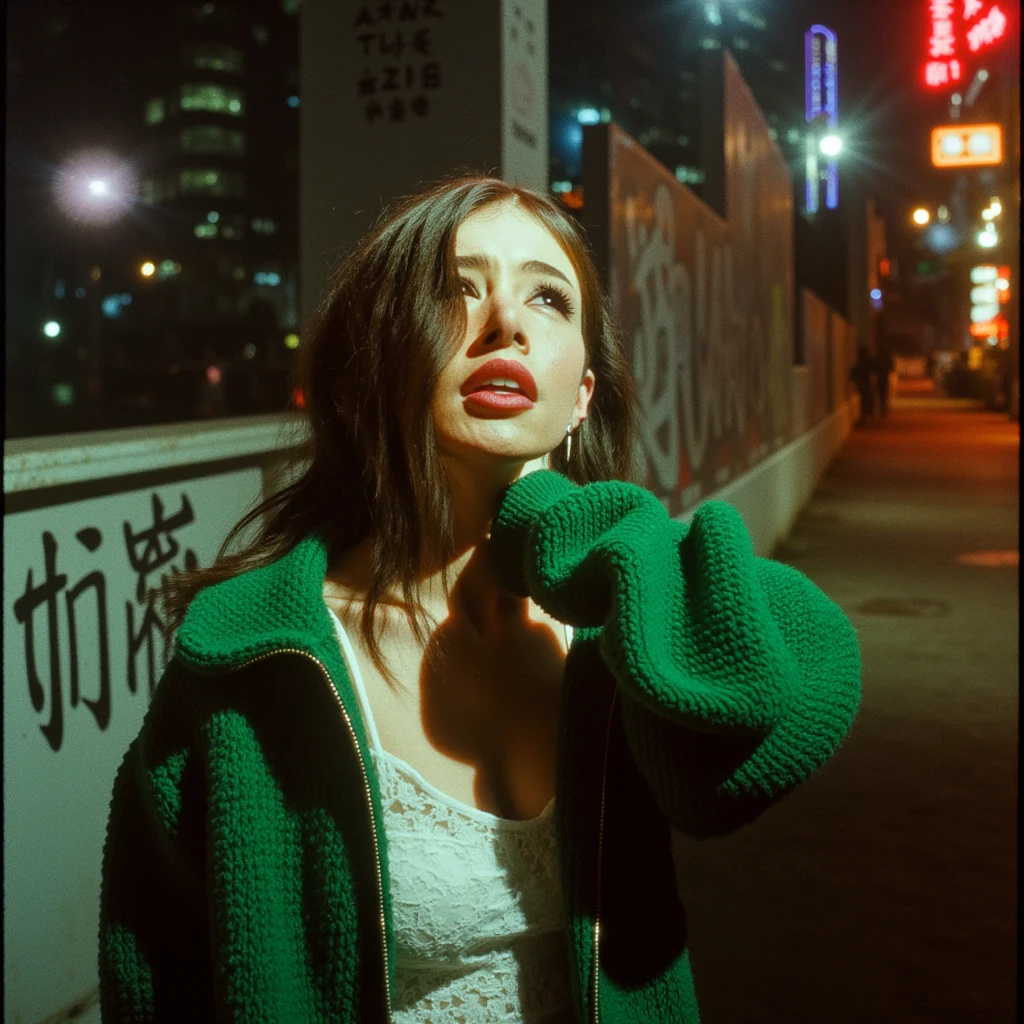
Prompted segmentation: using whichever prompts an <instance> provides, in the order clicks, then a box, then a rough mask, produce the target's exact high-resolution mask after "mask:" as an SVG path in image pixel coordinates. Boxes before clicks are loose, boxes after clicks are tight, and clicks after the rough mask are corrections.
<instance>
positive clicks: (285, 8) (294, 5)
mask: <svg viewBox="0 0 1024 1024" xmlns="http://www.w3.org/2000/svg"><path fill="white" fill-rule="evenodd" d="M301 3H302V0H281V13H282V14H298V13H299V7H300V5H301Z"/></svg>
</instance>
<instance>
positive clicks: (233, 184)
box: [178, 168, 245, 199]
mask: <svg viewBox="0 0 1024 1024" xmlns="http://www.w3.org/2000/svg"><path fill="white" fill-rule="evenodd" d="M178 184H179V186H180V189H181V194H182V195H183V196H187V195H203V196H225V197H226V198H228V199H244V198H245V178H244V176H243V175H241V174H239V173H238V172H237V171H221V170H216V169H214V168H206V169H203V170H194V169H192V168H186V169H184V170H182V171H180V172H179V174H178Z"/></svg>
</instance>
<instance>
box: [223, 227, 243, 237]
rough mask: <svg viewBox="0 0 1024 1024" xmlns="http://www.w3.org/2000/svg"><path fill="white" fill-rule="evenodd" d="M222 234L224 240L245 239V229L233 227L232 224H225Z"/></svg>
mask: <svg viewBox="0 0 1024 1024" xmlns="http://www.w3.org/2000/svg"><path fill="white" fill-rule="evenodd" d="M220 233H221V237H222V238H245V228H236V227H232V226H231V225H230V224H225V225H224V227H222V228H221V229H220Z"/></svg>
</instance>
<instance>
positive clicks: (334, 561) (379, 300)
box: [100, 177, 860, 1024]
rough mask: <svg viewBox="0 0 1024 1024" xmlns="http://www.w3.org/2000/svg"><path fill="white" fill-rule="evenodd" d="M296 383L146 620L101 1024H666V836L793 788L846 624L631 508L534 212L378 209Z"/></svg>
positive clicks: (571, 274) (476, 205) (111, 898)
mask: <svg viewBox="0 0 1024 1024" xmlns="http://www.w3.org/2000/svg"><path fill="white" fill-rule="evenodd" d="M300 386H301V388H302V391H303V394H304V396H305V412H306V416H307V420H308V424H309V432H310V443H309V450H308V452H307V453H306V458H305V460H304V462H303V463H302V464H301V466H300V467H299V473H298V476H297V477H296V479H295V480H294V482H292V483H291V484H289V485H288V486H287V487H285V488H284V489H283V490H282V491H281V492H280V493H278V494H277V495H275V496H274V497H272V498H271V499H270V500H269V501H268V502H267V503H266V504H265V505H264V506H262V507H261V508H259V509H257V510H256V512H255V513H253V515H252V516H251V517H249V521H250V522H251V521H253V519H254V518H255V517H256V516H260V517H262V518H261V521H262V527H261V532H260V533H259V535H258V538H257V539H256V540H255V541H254V542H253V543H251V544H250V545H249V546H248V547H247V548H246V549H245V550H243V551H241V552H239V553H234V554H224V553H223V552H222V556H221V558H220V559H219V560H218V562H217V563H216V564H215V565H214V566H213V567H212V568H208V569H204V570H198V571H196V572H193V573H192V574H190V575H187V576H182V577H178V578H177V579H176V581H175V582H174V584H173V585H172V587H171V589H170V591H169V594H168V608H169V612H170V619H171V622H172V624H173V625H174V626H176V627H177V633H176V640H175V647H174V655H173V658H172V660H171V662H170V664H169V666H168V669H167V671H166V674H165V676H164V678H163V680H162V681H161V683H160V685H159V687H158V688H157V691H156V695H155V697H154V700H153V703H152V706H151V707H150V709H149V712H148V714H147V718H146V722H145V724H144V726H143V728H142V731H141V733H140V735H139V737H138V738H137V739H136V741H135V742H134V743H133V744H132V746H131V748H130V749H129V751H128V754H127V756H126V758H125V761H124V764H123V766H122V768H121V770H120V772H119V775H118V778H117V782H116V784H115V788H114V796H113V804H112V809H111V817H110V825H109V831H108V840H107V845H106V849H105V856H104V875H103V892H102V908H101V927H100V973H101V994H102V1007H103V1014H104V1020H107V1021H151V1020H175V1021H177V1020H189V1021H192V1020H211V1019H212V1020H217V1021H229V1020H230V1021H240V1022H251V1021H321V1020H322V1021H339V1022H355V1021H359V1022H362V1021H380V1022H383V1021H388V1020H390V1021H394V1022H413V1021H415V1022H418V1024H478V1022H502V1024H511V1022H520V1021H526V1022H531V1024H533V1022H546V1024H554V1022H558V1021H579V1022H583V1021H604V1022H606V1024H611V1022H664V1024H669V1022H672V1024H678V1022H680V1021H696V1020H697V1007H696V1000H695V996H694V988H693V980H692V975H691V970H690V964H689V958H688V954H687V930H686V919H685V916H684V912H683V909H682V907H681V905H680V903H679V900H678V898H677V895H676V880H675V873H674V869H673V863H672V857H671V850H670V827H671V826H675V827H677V828H680V829H684V830H686V831H687V832H688V833H689V834H691V835H694V836H698V837H708V836H716V835H721V834H724V833H726V832H729V831H730V830H732V829H735V828H737V827H739V826H740V825H742V824H744V823H746V822H749V821H750V820H752V819H753V818H754V817H755V816H756V815H757V814H759V813H760V812H761V811H763V810H764V809H765V808H766V807H768V806H769V805H770V804H771V803H773V802H774V801H776V800H778V799H779V798H780V797H781V796H783V795H784V794H785V793H786V792H788V791H790V790H791V789H792V788H793V787H794V786H796V785H797V784H799V783H800V782H801V781H803V780H804V779H805V778H807V777H808V776H809V775H811V774H812V773H813V772H814V771H815V770H816V769H817V768H818V767H820V765H821V764H822V763H824V761H825V760H826V759H827V758H828V757H829V756H830V755H831V753H832V752H833V750H834V749H835V747H836V746H837V745H838V743H839V742H840V740H841V739H842V737H843V736H844V735H845V734H846V732H847V730H848V729H849V728H850V725H851V723H852V720H853V717H854V713H855V711H856V708H857V704H858V700H859V679H860V664H859V655H858V649H857V643H856V639H855V636H854V633H853V630H852V628H851V627H850V624H849V623H848V621H847V620H846V619H845V617H844V616H843V614H842V613H841V612H840V610H839V609H838V608H837V607H836V606H835V605H834V604H833V603H832V602H830V601H829V600H828V599H827V598H826V597H825V596H824V595H823V594H822V593H821V592H820V591H819V590H817V589H816V588H815V587H814V586H813V584H811V583H810V582H809V581H808V580H807V579H806V578H805V577H803V576H801V575H800V574H799V573H797V572H796V571H795V570H793V569H790V568H787V567H785V566H782V565H780V564H778V563H774V562H771V561H768V560H764V559H759V558H755V557H754V555H753V552H752V549H751V545H750V540H749V537H748V535H747V533H746V531H745V529H744V528H743V525H742V523H741V521H740V519H739V517H738V515H737V514H736V513H735V512H734V511H733V510H731V509H730V508H729V507H728V506H726V505H724V504H722V503H718V502H707V503H705V504H704V505H703V506H702V507H701V508H700V509H699V510H698V511H697V513H696V515H695V516H694V518H693V522H692V525H691V526H689V527H687V526H684V525H683V524H681V523H678V522H675V521H672V520H670V519H669V518H668V517H667V516H666V514H665V512H664V509H663V508H662V506H661V504H660V503H659V502H658V501H657V500H656V499H655V498H654V496H653V495H651V494H650V493H649V492H648V491H646V490H644V489H642V488H641V487H640V486H638V485H637V484H636V483H635V482H631V481H636V480H637V479H638V464H637V459H636V455H635V447H634V433H633V425H634V415H635V413H634V408H633V389H632V385H631V382H630V378H629V374H628V372H627V369H626V365H625V363H624V360H623V356H622V354H621V352H620V350H619V348H618V346H617V344H616V341H615V338H614V334H613V331H612V327H611V323H610V320H609V317H608V314H607V311H606V307H605V306H604V304H603V301H602V298H601V295H600V290H599V287H598V283H597V277H596V274H595V271H594V267H593V265H592V263H591V260H590V258H589V256H588V253H587V250H586V247H585V244H584V242H583V240H582V238H581V236H580V234H579V232H578V231H577V229H576V228H575V226H574V224H573V222H572V221H571V219H570V218H569V217H568V216H566V215H565V214H564V213H563V212H562V211H561V210H560V209H559V207H558V206H557V205H556V204H555V203H553V202H552V201H550V200H549V199H547V198H546V197H544V196H542V195H540V194H538V193H535V192H532V191H530V190H528V189H524V188H513V187H511V186H508V185H506V184H504V183H502V182H501V181H498V180H495V179H491V178H482V177H481V178H464V179H459V180H455V181H451V182H447V183H445V184H443V185H441V186H439V187H436V188H434V189H432V190H431V191H429V192H426V193H425V194H422V195H420V196H417V197H415V198H413V199H411V200H409V201H407V202H406V203H405V204H404V205H402V206H401V207H400V208H399V209H398V210H397V211H396V212H394V213H392V214H390V215H389V216H387V217H386V218H385V219H384V220H383V221H382V222H381V223H380V224H379V225H378V226H377V227H376V228H375V229H374V230H373V231H372V232H371V233H370V234H369V235H368V237H367V238H366V239H365V240H364V241H363V242H362V244H361V245H360V246H359V247H358V248H357V249H356V251H355V252H354V253H353V254H352V255H351V256H349V257H348V259H347V260H346V261H345V263H344V264H343V266H342V268H341V270H340V272H339V274H338V276H337V277H336V279H335V281H334V283H333V286H332V290H331V293H330V297H329V298H328V300H327V301H326V302H325V303H324V305H323V307H322V309H321V311H320V313H319V315H318V320H317V322H316V324H315V326H314V329H313V330H312V331H311V333H310V334H309V336H308V337H307V340H306V343H305V347H304V355H303V360H302V364H301V373H300ZM244 525H246V520H243V523H242V524H240V527H243V526H244ZM229 540H230V538H229ZM574 630H575V633H574V632H573V631H574ZM570 644H571V647H570Z"/></svg>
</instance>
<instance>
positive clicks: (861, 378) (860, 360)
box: [850, 345, 875, 423]
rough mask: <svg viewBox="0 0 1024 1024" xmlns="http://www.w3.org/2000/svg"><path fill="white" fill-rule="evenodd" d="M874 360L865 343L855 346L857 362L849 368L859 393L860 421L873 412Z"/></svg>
mask: <svg viewBox="0 0 1024 1024" xmlns="http://www.w3.org/2000/svg"><path fill="white" fill-rule="evenodd" d="M874 377H875V361H874V359H872V358H871V353H870V351H868V347H867V345H860V346H858V348H857V362H855V363H854V364H853V366H852V368H851V369H850V380H852V381H853V383H854V385H855V386H856V388H857V393H858V394H859V395H860V422H861V423H864V422H866V421H867V420H869V419H871V417H872V416H874V414H875V381H874Z"/></svg>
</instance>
